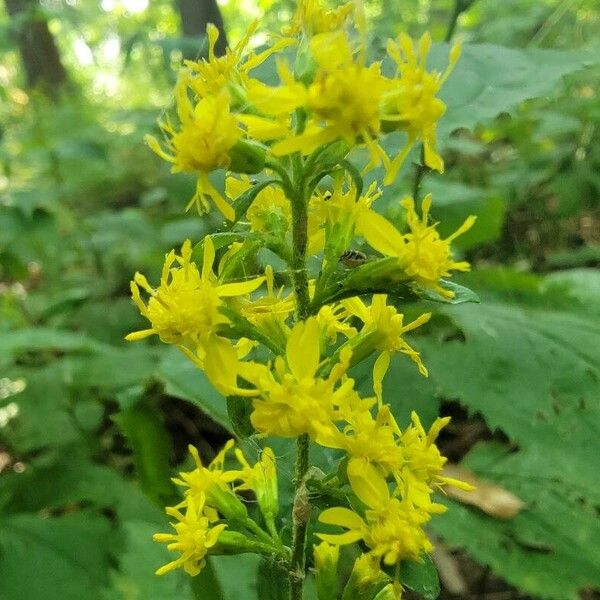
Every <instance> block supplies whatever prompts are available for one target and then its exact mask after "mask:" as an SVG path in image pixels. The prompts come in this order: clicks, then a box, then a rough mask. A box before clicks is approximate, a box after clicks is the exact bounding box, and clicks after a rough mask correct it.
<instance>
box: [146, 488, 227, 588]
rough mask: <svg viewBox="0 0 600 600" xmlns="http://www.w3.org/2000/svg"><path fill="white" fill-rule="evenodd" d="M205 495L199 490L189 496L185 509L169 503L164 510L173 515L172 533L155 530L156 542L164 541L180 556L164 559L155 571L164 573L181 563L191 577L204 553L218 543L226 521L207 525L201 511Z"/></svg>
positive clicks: (196, 570) (203, 558) (203, 559)
mask: <svg viewBox="0 0 600 600" xmlns="http://www.w3.org/2000/svg"><path fill="white" fill-rule="evenodd" d="M204 503H205V497H204V496H203V495H202V494H200V495H198V496H197V497H194V498H190V501H189V502H188V504H187V508H186V511H185V513H182V512H181V511H180V510H179V509H177V508H175V507H168V508H167V509H166V512H167V514H168V515H170V516H171V517H174V518H175V522H174V523H171V526H172V527H173V529H175V533H156V534H154V537H153V539H154V541H155V542H164V543H166V544H168V545H167V548H168V549H169V550H171V551H172V552H179V553H180V556H179V558H177V559H175V560H173V561H171V562H170V563H167V564H166V565H164V566H162V567H160V569H158V570H157V571H156V574H157V575H164V574H165V573H169V572H170V571H174V570H175V569H177V568H179V567H182V568H183V570H184V571H185V572H186V573H187V574H188V575H191V576H192V577H194V576H196V575H198V573H200V571H201V570H202V569H203V568H204V565H205V564H206V558H205V557H206V555H207V554H208V553H209V552H210V549H211V548H212V547H213V546H214V545H215V544H216V543H217V541H218V539H219V535H220V534H221V532H222V531H223V530H224V529H225V528H226V527H227V525H215V526H214V527H211V526H210V521H209V519H208V517H207V516H206V515H205V514H204V512H203V510H204Z"/></svg>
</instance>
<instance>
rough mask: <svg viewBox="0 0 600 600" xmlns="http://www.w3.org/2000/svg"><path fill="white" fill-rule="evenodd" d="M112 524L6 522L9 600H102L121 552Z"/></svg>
mask: <svg viewBox="0 0 600 600" xmlns="http://www.w3.org/2000/svg"><path fill="white" fill-rule="evenodd" d="M116 546H117V545H116V544H115V532H114V531H113V530H111V525H110V522H109V521H108V519H105V518H104V517H101V516H98V515H95V514H93V513H74V514H70V515H65V516H62V517H55V518H53V517H42V516H38V515H30V514H20V515H13V516H9V517H6V518H4V519H2V522H1V523H0V591H1V594H0V595H1V596H2V598H6V599H7V600H8V599H9V598H10V600H31V599H32V598H44V599H47V600H81V597H82V594H85V597H86V598H88V599H89V600H100V599H101V598H102V589H103V588H104V586H105V585H106V583H107V581H108V568H109V560H110V558H111V554H112V553H113V552H114V550H115V547H116Z"/></svg>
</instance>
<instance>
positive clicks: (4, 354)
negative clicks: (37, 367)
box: [0, 327, 104, 364]
mask: <svg viewBox="0 0 600 600" xmlns="http://www.w3.org/2000/svg"><path fill="white" fill-rule="evenodd" d="M102 348H104V346H103V345H102V344H100V343H99V342H97V341H96V340H94V339H92V338H89V337H87V336H85V335H84V334H81V333H73V332H71V331H60V330H57V329H46V328H43V327H38V328H36V329H17V330H14V331H3V332H2V336H1V337H0V361H2V362H0V364H2V363H4V364H8V362H10V361H12V360H14V359H15V358H17V357H18V356H19V355H21V354H22V353H24V352H28V353H30V352H42V351H46V352H49V353H52V352H57V351H59V352H93V351H98V350H101V349H102Z"/></svg>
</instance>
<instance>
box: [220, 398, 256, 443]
mask: <svg viewBox="0 0 600 600" xmlns="http://www.w3.org/2000/svg"><path fill="white" fill-rule="evenodd" d="M227 414H228V415H229V420H230V422H231V427H232V429H233V432H234V433H235V434H236V435H237V436H239V437H240V438H247V437H250V436H251V435H254V433H255V431H254V427H253V426H252V423H251V421H250V415H251V414H252V401H251V400H250V399H249V398H242V397H240V396H227Z"/></svg>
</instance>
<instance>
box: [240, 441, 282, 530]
mask: <svg viewBox="0 0 600 600" xmlns="http://www.w3.org/2000/svg"><path fill="white" fill-rule="evenodd" d="M235 456H236V458H237V459H238V462H239V463H240V465H241V466H242V470H241V471H239V472H238V474H237V477H236V479H237V480H241V481H242V483H240V484H237V485H236V486H235V489H236V490H239V491H241V490H252V491H253V492H254V495H255V496H256V501H257V502H258V506H259V508H260V511H261V512H262V514H263V516H264V517H265V521H266V522H267V523H270V524H272V523H273V519H274V518H275V517H276V516H277V513H278V512H279V499H278V498H279V494H278V491H277V466H276V462H275V454H274V453H273V450H271V448H265V449H264V450H263V451H262V453H261V456H260V460H259V461H258V462H257V463H256V464H254V466H252V467H251V466H250V464H249V463H248V461H247V460H246V457H245V456H244V454H243V453H242V451H241V450H239V449H237V450H236V451H235Z"/></svg>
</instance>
